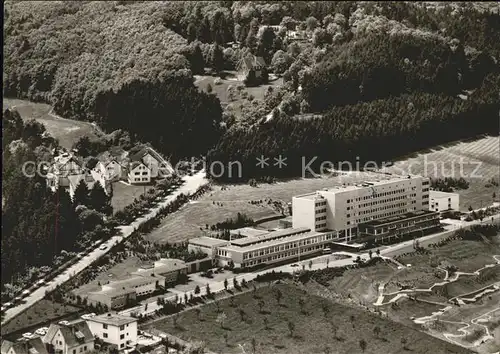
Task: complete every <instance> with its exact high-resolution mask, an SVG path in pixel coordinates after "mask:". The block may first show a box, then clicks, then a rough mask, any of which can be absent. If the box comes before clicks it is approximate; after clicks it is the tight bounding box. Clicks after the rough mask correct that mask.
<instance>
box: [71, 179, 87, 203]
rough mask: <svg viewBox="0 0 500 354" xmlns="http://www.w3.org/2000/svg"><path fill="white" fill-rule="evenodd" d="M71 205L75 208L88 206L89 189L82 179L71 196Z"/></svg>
mask: <svg viewBox="0 0 500 354" xmlns="http://www.w3.org/2000/svg"><path fill="white" fill-rule="evenodd" d="M73 205H74V206H75V207H76V206H78V205H85V206H89V205H90V203H89V187H88V186H87V183H85V181H84V180H83V179H82V180H81V181H80V182H79V183H78V185H77V186H76V188H75V193H74V195H73Z"/></svg>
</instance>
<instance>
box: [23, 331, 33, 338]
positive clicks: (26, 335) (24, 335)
mask: <svg viewBox="0 0 500 354" xmlns="http://www.w3.org/2000/svg"><path fill="white" fill-rule="evenodd" d="M23 338H26V339H31V338H33V333H31V332H26V333H23Z"/></svg>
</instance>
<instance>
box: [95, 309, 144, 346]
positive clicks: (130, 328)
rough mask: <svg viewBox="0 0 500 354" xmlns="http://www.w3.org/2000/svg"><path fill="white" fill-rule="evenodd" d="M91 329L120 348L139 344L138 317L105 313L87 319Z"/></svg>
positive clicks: (96, 334) (98, 336)
mask: <svg viewBox="0 0 500 354" xmlns="http://www.w3.org/2000/svg"><path fill="white" fill-rule="evenodd" d="M87 323H88V325H89V327H90V331H91V332H92V334H93V335H94V336H96V337H97V338H99V339H101V340H102V341H103V342H105V343H109V344H112V345H115V346H116V347H117V348H118V350H124V349H125V348H126V347H129V348H130V347H133V346H135V345H136V344H137V319H135V318H133V317H128V316H122V315H117V314H111V313H108V314H104V315H100V316H94V317H91V318H89V319H87Z"/></svg>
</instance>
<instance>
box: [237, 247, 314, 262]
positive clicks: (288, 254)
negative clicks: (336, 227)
mask: <svg viewBox="0 0 500 354" xmlns="http://www.w3.org/2000/svg"><path fill="white" fill-rule="evenodd" d="M320 249H323V245H315V246H312V247H306V248H304V249H300V254H301V255H302V254H305V253H309V252H312V251H318V250H320ZM292 256H297V257H298V256H299V251H298V250H292V251H290V252H285V253H280V254H277V255H273V256H269V257H267V258H259V259H256V260H250V261H248V262H244V263H243V264H242V266H243V267H251V266H254V265H257V264H261V263H269V262H273V261H278V260H280V259H285V258H289V257H292Z"/></svg>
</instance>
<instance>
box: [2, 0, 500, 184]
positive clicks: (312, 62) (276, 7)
mask: <svg viewBox="0 0 500 354" xmlns="http://www.w3.org/2000/svg"><path fill="white" fill-rule="evenodd" d="M4 18H5V31H4V42H5V65H4V94H5V95H7V96H15V97H21V98H28V99H31V100H35V101H37V100H38V101H45V102H49V103H51V104H53V105H54V108H55V111H56V112H57V113H58V114H60V115H62V116H65V117H68V118H74V119H81V120H90V121H95V122H97V123H98V124H99V125H100V126H101V127H103V128H104V129H105V130H107V131H112V130H116V129H122V130H124V131H127V132H128V133H129V134H130V138H131V143H135V142H136V141H137V140H140V141H144V142H149V143H151V144H152V145H153V146H155V147H156V148H158V149H159V151H161V152H162V153H164V154H165V155H167V156H170V157H171V158H172V159H174V160H177V159H181V158H183V157H191V156H193V155H194V156H199V155H205V154H207V153H208V159H209V160H210V161H213V160H220V161H222V162H223V163H227V162H229V160H239V161H242V162H246V164H245V169H244V170H245V173H244V178H245V179H246V178H253V177H265V175H268V174H274V176H297V175H299V174H300V169H298V170H297V168H296V166H297V164H298V163H297V162H293V161H294V159H296V158H297V157H298V156H303V155H304V156H318V158H320V157H321V159H323V158H325V159H328V160H331V161H333V162H335V161H338V160H349V159H352V158H354V157H355V156H358V155H360V159H362V160H369V159H390V158H391V157H394V156H395V155H399V154H402V153H405V152H409V151H413V150H414V149H418V148H422V147H427V146H430V145H433V144H437V143H442V142H445V141H448V140H452V139H459V138H463V137H469V136H471V135H474V134H479V133H497V132H498V113H497V112H498V108H499V107H498V102H499V98H498V94H497V91H498V90H497V89H495V87H498V86H495V85H498V80H499V69H498V60H500V41H498V38H500V15H499V11H498V4H495V3H489V4H485V5H484V6H483V4H479V3H470V4H462V3H461V4H458V3H450V4H441V3H433V4H430V5H429V4H424V3H411V2H355V1H348V2H333V1H326V2H321V1H309V2H306V1H259V2H249V1H205V2H189V1H179V2H168V1H167V2H143V1H112V2H111V1H110V2H86V1H85V2H84V1H81V2H74V1H67V2H10V1H7V2H6V6H5V15H4ZM265 25H280V26H281V27H280V30H279V31H278V32H275V31H273V30H272V29H270V28H268V27H265ZM289 30H299V31H304V32H305V33H307V34H308V36H309V38H310V41H306V42H300V43H298V42H295V41H292V40H291V39H290V38H289V37H288V35H287V31H289ZM232 42H237V43H239V45H238V46H237V47H236V48H235V47H233V46H232V45H228V43H232ZM248 53H253V54H256V55H259V56H262V57H263V58H264V59H265V61H266V62H267V63H268V64H269V66H270V69H271V70H272V71H273V72H274V73H275V74H277V75H280V76H282V78H283V85H282V86H281V87H279V88H276V89H275V90H274V91H273V92H269V93H266V97H265V100H264V101H260V100H253V101H252V102H250V100H249V101H248V104H242V112H243V116H242V117H241V118H236V117H234V115H233V113H232V112H231V111H228V110H227V109H226V107H224V108H222V107H221V105H220V102H219V100H218V99H217V97H216V95H214V94H207V93H205V92H202V91H201V90H198V89H197V88H196V86H195V85H194V78H193V75H200V74H203V73H204V71H205V69H208V70H210V72H211V73H212V74H214V75H215V74H218V73H220V72H221V71H223V70H234V69H235V67H236V64H237V63H238V62H239V61H240V59H241V58H243V57H244V56H246V55H248ZM270 112H272V117H273V119H272V120H271V121H268V122H266V123H265V124H263V122H262V121H263V118H264V117H265V116H267V114H268V113H270ZM304 114H306V115H307V114H314V115H315V117H319V118H314V119H302V118H301V115H304ZM410 137H411V139H409V138H410ZM374 147H376V148H377V149H374ZM261 153H262V154H264V155H268V156H272V155H279V154H281V155H284V156H287V158H288V162H289V168H287V169H281V170H279V171H278V170H276V171H273V170H271V169H266V170H265V171H262V170H259V169H256V168H255V157H256V156H259V155H260V154H261ZM247 165H248V166H247ZM225 177H227V176H222V177H221V178H225Z"/></svg>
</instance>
